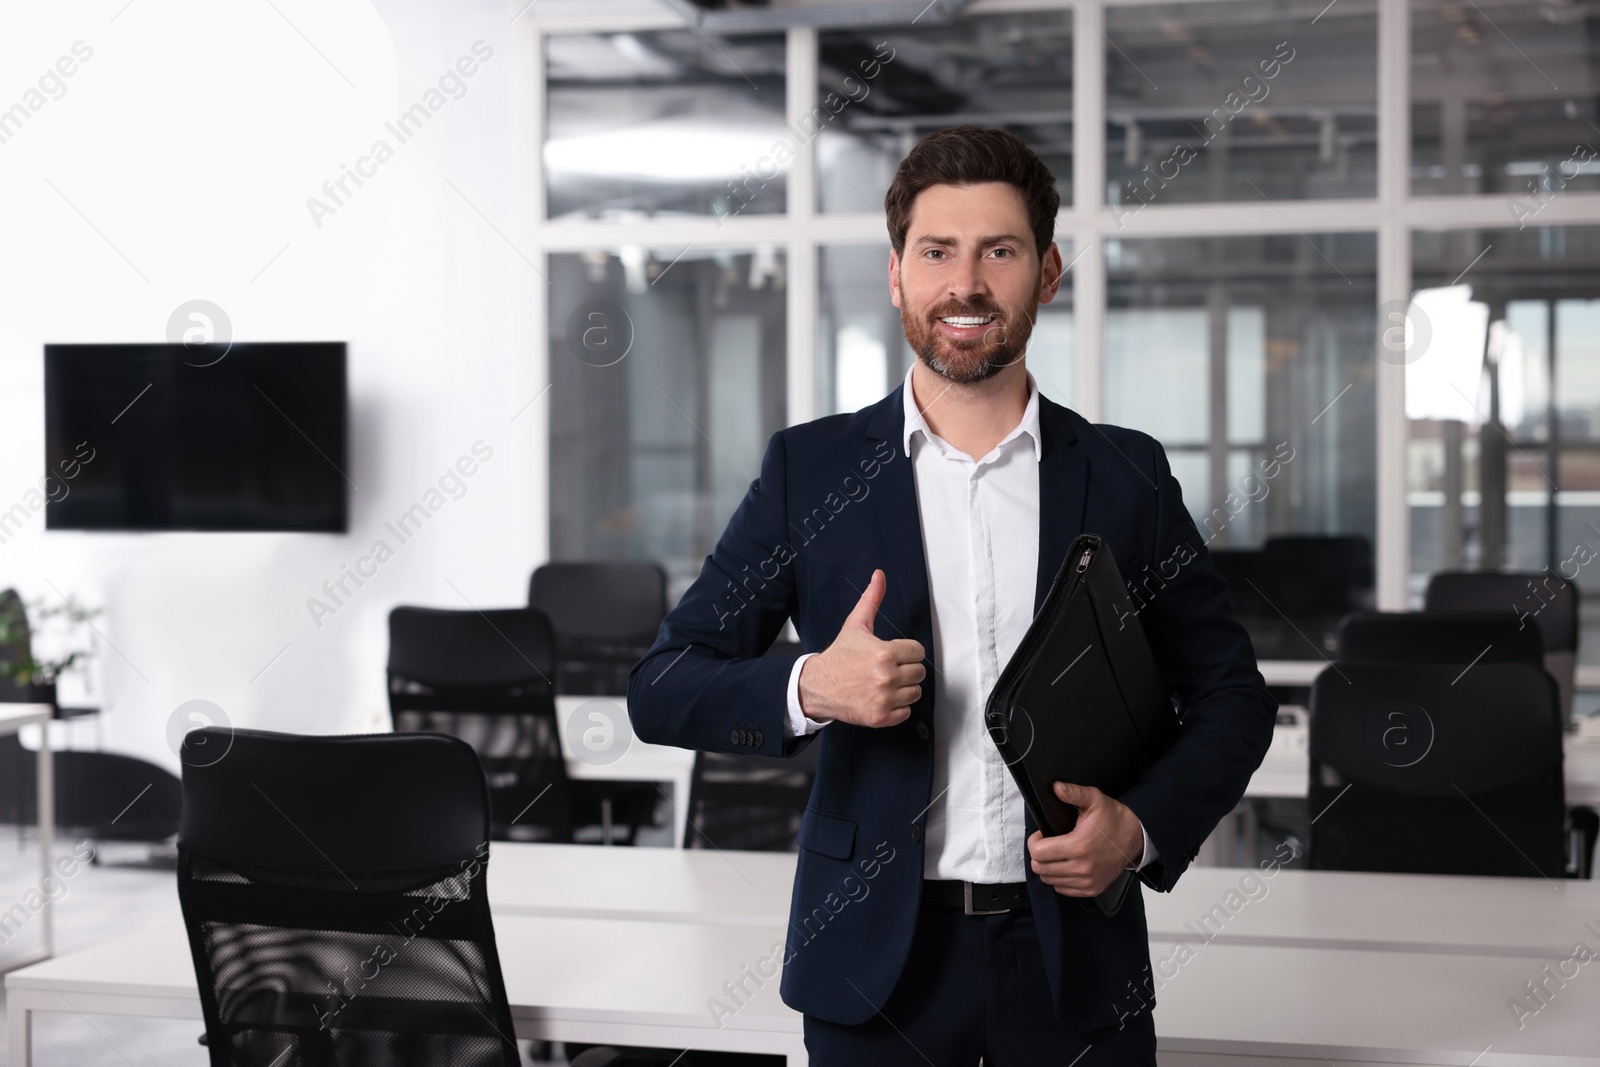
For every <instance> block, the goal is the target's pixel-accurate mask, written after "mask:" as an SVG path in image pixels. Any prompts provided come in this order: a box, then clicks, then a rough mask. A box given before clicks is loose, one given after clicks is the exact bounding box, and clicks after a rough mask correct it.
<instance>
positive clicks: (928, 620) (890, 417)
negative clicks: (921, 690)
mask: <svg viewBox="0 0 1600 1067" xmlns="http://www.w3.org/2000/svg"><path fill="white" fill-rule="evenodd" d="M904 391H905V383H904V382H901V383H900V385H899V386H898V387H897V388H896V389H895V390H894V392H892V393H890V394H889V395H888V396H886V397H884V398H883V399H882V400H880V401H879V402H878V403H877V404H876V405H875V406H874V409H873V412H872V416H871V418H870V420H869V421H868V423H867V436H868V437H869V438H874V439H877V440H881V441H887V442H889V444H890V445H892V446H893V447H894V459H892V460H890V461H889V462H888V463H886V464H884V466H883V471H882V474H881V476H880V477H879V479H878V483H877V486H876V488H875V490H874V491H873V493H872V495H871V496H869V497H868V498H867V502H868V503H869V505H870V506H871V507H872V511H873V513H874V514H875V515H876V516H877V519H878V529H879V531H880V532H881V533H882V534H883V540H884V543H885V545H886V547H887V551H886V552H885V554H884V556H883V558H882V560H881V562H875V563H874V564H873V565H874V566H877V567H882V568H883V572H884V574H885V575H886V576H887V577H888V579H889V588H888V595H889V596H890V597H894V598H897V599H898V600H899V602H900V607H901V611H900V618H902V619H904V620H906V630H905V632H904V633H898V632H895V627H894V625H893V624H892V623H889V631H890V632H888V633H883V632H879V633H878V636H879V637H881V638H884V639H886V640H888V639H893V638H897V637H910V638H912V639H914V640H916V641H919V642H921V643H922V647H923V649H924V650H925V651H926V652H927V655H928V661H929V662H930V663H932V662H933V613H932V611H931V609H930V607H929V596H928V558H927V554H926V553H925V552H923V550H922V517H921V515H920V514H919V513H918V511H917V483H916V479H915V477H914V476H913V474H912V469H911V458H910V457H909V456H907V455H906V454H905V445H904V440H903V439H904V435H905V421H906V420H905V407H904V403H905V402H904V401H903V400H902V399H901V397H902V395H903V393H904ZM871 576H872V574H871V571H868V572H867V573H866V574H863V575H862V576H861V580H862V581H863V582H864V581H865V580H866V579H867V578H870V577H871ZM863 588H864V587H863ZM881 617H882V613H880V618H881ZM885 622H888V620H887V619H885Z"/></svg>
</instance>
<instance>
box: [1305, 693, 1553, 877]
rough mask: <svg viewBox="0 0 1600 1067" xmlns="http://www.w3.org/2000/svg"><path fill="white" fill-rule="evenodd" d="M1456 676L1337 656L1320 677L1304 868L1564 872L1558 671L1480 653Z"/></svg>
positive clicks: (1314, 716)
mask: <svg viewBox="0 0 1600 1067" xmlns="http://www.w3.org/2000/svg"><path fill="white" fill-rule="evenodd" d="M1459 678H1461V668H1460V667H1457V666H1454V665H1450V666H1445V665H1438V664H1433V665H1399V664H1382V663H1348V662H1342V661H1341V662H1339V663H1338V664H1336V665H1334V666H1333V667H1330V668H1328V669H1327V670H1324V671H1323V672H1322V673H1321V674H1319V675H1318V676H1317V679H1316V682H1315V683H1314V684H1313V686H1312V689H1311V737H1310V742H1311V746H1310V747H1311V753H1310V755H1311V781H1310V789H1309V792H1308V795H1307V804H1308V808H1309V810H1310V812H1311V813H1312V817H1313V818H1312V823H1311V833H1310V841H1309V847H1308V850H1307V853H1308V854H1307V861H1308V864H1309V866H1310V867H1312V868H1313V869H1317V870H1349V871H1391V872H1407V873H1421V874H1483V875H1519V876H1534V875H1543V876H1545V877H1550V878H1559V877H1562V874H1563V871H1564V868H1565V866H1566V860H1565V841H1564V834H1565V830H1564V824H1565V814H1566V804H1565V796H1564V786H1563V781H1562V751H1561V721H1560V717H1559V715H1558V713H1557V707H1556V688H1555V682H1554V680H1553V679H1551V677H1550V675H1549V674H1548V673H1546V672H1545V670H1544V669H1543V668H1542V667H1539V666H1537V665H1533V664H1525V663H1484V662H1481V661H1480V662H1479V663H1477V664H1475V665H1473V666H1472V668H1471V671H1470V673H1469V674H1468V675H1467V676H1466V679H1467V680H1466V681H1463V682H1462V683H1461V684H1455V682H1456V680H1457V679H1459ZM1468 682H1470V684H1468Z"/></svg>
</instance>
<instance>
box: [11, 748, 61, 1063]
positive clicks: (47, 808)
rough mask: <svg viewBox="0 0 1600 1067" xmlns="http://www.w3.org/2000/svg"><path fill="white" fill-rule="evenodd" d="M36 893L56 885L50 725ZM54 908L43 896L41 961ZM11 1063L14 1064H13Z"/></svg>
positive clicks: (49, 943)
mask: <svg viewBox="0 0 1600 1067" xmlns="http://www.w3.org/2000/svg"><path fill="white" fill-rule="evenodd" d="M38 777H39V889H40V890H41V891H46V890H48V889H49V887H50V886H52V885H54V884H55V881H56V879H55V872H54V870H53V869H52V867H51V864H52V863H53V862H54V861H53V858H52V856H51V851H52V850H53V848H54V846H55V838H56V783H55V758H54V756H53V755H52V754H51V752H50V724H49V723H48V722H45V723H41V724H40V726H39V775H38ZM54 911H55V905H54V903H53V901H52V900H51V897H50V894H49V893H48V892H45V898H44V907H43V908H42V909H40V914H39V923H40V926H39V932H40V934H41V935H42V937H43V940H44V958H45V959H49V958H50V957H51V956H53V955H55V927H54V923H53V913H54ZM12 1062H13V1063H16V1062H17V1061H15V1060H13V1061H12Z"/></svg>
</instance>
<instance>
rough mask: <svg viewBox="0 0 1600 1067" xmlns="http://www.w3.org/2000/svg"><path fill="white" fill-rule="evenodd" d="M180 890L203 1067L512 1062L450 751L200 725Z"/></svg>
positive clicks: (477, 780) (463, 768)
mask: <svg viewBox="0 0 1600 1067" xmlns="http://www.w3.org/2000/svg"><path fill="white" fill-rule="evenodd" d="M182 756H183V761H184V768H183V816H182V820H181V824H180V828H179V833H178V898H179V901H180V902H181V904H182V907H183V916H184V924H185V926H186V927H187V928H188V932H189V945H190V949H191V952H192V954H193V957H194V965H195V973H196V976H197V978H198V980H199V986H200V1002H201V1008H202V1011H203V1014H204V1016H205V1022H206V1034H207V1041H208V1046H209V1049H210V1056H211V1064H212V1067H335V1065H345V1064H364V1065H372V1067H400V1065H421V1064H452V1065H457V1064H459V1065H472V1067H512V1065H514V1064H517V1063H518V1062H519V1061H518V1054H517V1048H516V1044H515V1041H514V1038H513V1030H512V1022H511V1012H510V1009H509V1007H508V1005H507V1001H506V991H505V985H504V981H503V979H502V977H501V972H500V959H499V956H498V954H497V952H496V949H495V940H494V925H493V922H492V920H491V918H490V914H489V901H488V896H487V895H486V892H485V883H486V881H487V867H488V829H489V802H488V796H487V794H486V792H485V788H484V780H483V772H482V770H481V769H480V767H479V765H478V761H477V759H476V757H475V756H474V754H473V751H472V749H471V748H470V747H469V746H468V745H466V744H465V743H464V742H462V741H459V740H457V739H454V738H450V737H444V736H440V735H438V734H409V735H395V734H378V735H372V736H343V737H295V736H291V735H288V734H276V733H266V732H261V731H247V730H238V731H230V730H228V729H225V728H219V727H207V728H205V729H203V730H196V731H193V732H191V733H190V734H189V735H188V736H187V737H186V738H185V739H184V744H183V749H182Z"/></svg>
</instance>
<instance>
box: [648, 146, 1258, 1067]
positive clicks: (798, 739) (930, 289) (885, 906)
mask: <svg viewBox="0 0 1600 1067" xmlns="http://www.w3.org/2000/svg"><path fill="white" fill-rule="evenodd" d="M1058 205H1059V198H1058V195H1057V193H1056V190H1055V182H1054V179H1053V177H1052V176H1051V174H1050V171H1049V170H1048V168H1046V167H1045V165H1044V164H1043V163H1042V162H1041V161H1040V160H1039V158H1038V157H1037V156H1036V155H1035V154H1034V153H1033V152H1032V151H1031V150H1030V149H1029V148H1028V147H1027V146H1026V145H1025V144H1024V143H1023V142H1022V141H1020V140H1019V139H1017V138H1016V137H1014V136H1012V135H1011V134H1008V133H1005V132H1003V131H1000V130H991V129H982V128H977V127H971V126H962V127H956V128H952V129H947V130H942V131H940V132H937V133H934V134H931V135H930V136H928V137H927V138H925V139H924V140H923V141H922V142H921V143H919V144H918V145H917V146H916V147H915V148H913V149H912V151H911V153H910V154H909V155H908V156H907V157H906V159H905V160H904V161H903V162H902V163H901V165H900V168H899V171H898V173H897V174H896V176H895V180H894V183H893V185H892V186H891V187H890V189H889V192H888V195H887V197H886V198H885V210H886V214H887V218H888V222H889V236H890V241H891V244H892V246H893V251H892V252H891V254H890V257H889V290H890V298H891V299H892V300H893V302H894V304H895V306H896V307H898V308H899V309H900V315H901V322H902V324H903V326H904V329H905V334H906V340H907V341H908V342H909V343H910V345H911V347H912V349H913V350H914V351H915V353H916V357H917V358H916V361H915V363H913V365H912V367H911V370H910V372H909V373H908V374H907V375H906V378H905V381H904V382H903V383H902V384H901V385H900V386H899V387H898V388H897V389H895V390H894V392H892V393H890V394H889V396H888V397H886V398H885V399H883V400H881V401H879V402H878V403H876V404H873V405H871V406H869V407H866V408H863V409H862V410H860V411H857V412H854V413H852V414H846V415H833V416H829V417H827V418H822V419H818V420H816V421H814V422H810V423H807V424H805V425H803V426H794V427H790V428H788V429H786V430H783V431H780V432H779V433H777V434H775V435H774V436H773V438H772V440H771V442H770V443H769V445H768V447H767V453H766V457H765V459H764V460H763V461H762V466H761V476H760V478H758V479H757V480H756V481H755V482H754V483H753V484H752V485H751V487H750V491H749V493H748V495H747V496H746V497H745V499H744V501H743V502H742V503H741V504H740V506H739V508H738V510H737V511H736V512H735V513H734V515H733V518H732V519H731V520H730V521H729V523H728V528H727V530H726V532H725V533H724V534H723V536H722V538H721V540H719V541H718V543H717V545H716V548H715V549H714V550H713V552H712V554H711V555H710V556H709V557H708V558H707V560H706V562H705V565H704V567H703V568H702V570H701V573H700V577H699V578H698V579H697V580H696V581H695V583H694V584H693V585H692V586H691V587H690V588H689V590H688V592H687V593H685V594H684V596H683V599H682V600H681V602H680V603H679V604H678V606H677V608H675V609H674V610H673V611H672V613H671V614H670V615H668V616H667V619H666V621H665V622H663V623H662V626H661V630H660V633H659V635H658V636H657V639H656V643H655V645H654V647H652V648H651V650H650V652H649V653H648V654H647V655H646V656H645V657H644V658H643V659H642V660H640V661H639V663H638V664H636V665H635V666H634V668H633V671H632V673H631V675H630V676H629V684H628V708H629V713H630V715H631V717H632V719H633V724H634V729H635V731H636V732H637V734H638V736H639V737H640V738H641V739H642V740H645V741H651V742H657V743H662V744H671V745H682V746H685V747H690V748H695V749H713V750H720V751H733V752H750V753H762V754H766V755H792V754H793V753H795V752H796V751H797V750H798V749H799V748H800V747H802V746H804V745H807V744H818V745H821V746H822V749H821V751H820V753H819V754H818V758H817V774H816V784H815V786H814V788H813V791H812V794H811V802H810V804H809V805H808V807H807V809H806V812H805V815H804V818H803V819H802V821H801V824H800V834H799V841H798V844H799V848H800V855H799V863H798V868H797V871H796V875H795V885H794V893H793V898H792V903H791V915H790V923H789V931H788V935H787V945H786V947H785V952H784V957H783V979H782V984H781V987H780V989H781V993H782V996H783V999H784V1001H785V1002H786V1003H788V1004H789V1005H790V1006H792V1007H794V1008H795V1009H797V1010H798V1011H800V1012H802V1013H804V1016H805V1039H806V1047H807V1049H808V1050H809V1051H810V1053H811V1056H812V1062H813V1063H815V1064H826V1065H833V1064H899V1063H904V1064H922V1063H925V1062H926V1063H930V1064H934V1065H936V1067H945V1065H946V1064H950V1065H957V1064H960V1065H975V1064H977V1063H978V1062H979V1058H980V1057H982V1059H983V1062H984V1063H986V1064H991V1065H995V1067H1009V1065H1012V1064H1030V1065H1031V1064H1047V1063H1048V1064H1061V1065H1063V1067H1065V1065H1068V1064H1074V1063H1078V1064H1081V1065H1083V1067H1097V1065H1099V1064H1153V1063H1154V1062H1155V1030H1154V1024H1153V1022H1152V1018H1151V1012H1150V1008H1151V1007H1153V1004H1154V997H1153V984H1152V982H1151V980H1150V957H1149V947H1148V944H1147V934H1146V928H1145V921H1144V907H1143V902H1142V898H1141V896H1140V893H1139V890H1138V887H1137V886H1135V887H1134V888H1133V890H1132V891H1131V892H1130V893H1129V896H1128V899H1127V902H1126V903H1125V904H1124V906H1123V908H1122V910H1121V911H1120V912H1119V913H1118V914H1117V915H1116V916H1115V917H1113V918H1107V917H1105V916H1103V915H1100V914H1098V913H1096V912H1091V911H1090V910H1087V909H1086V908H1085V907H1083V906H1082V904H1083V902H1082V900H1081V899H1079V898H1084V897H1088V896H1093V895H1095V894H1098V893H1099V892H1100V891H1101V890H1102V889H1104V888H1105V887H1106V886H1107V885H1109V884H1110V883H1111V881H1112V880H1113V879H1114V878H1115V877H1116V876H1117V875H1118V874H1119V873H1120V872H1121V871H1123V870H1124V869H1126V868H1129V867H1133V868H1136V869H1137V870H1138V871H1139V878H1140V880H1142V881H1143V883H1144V884H1145V885H1148V886H1150V887H1151V888H1153V889H1157V890H1170V889H1171V888H1172V886H1173V883H1174V882H1175V881H1176V880H1177V878H1178V875H1179V874H1180V873H1182V871H1183V870H1184V868H1185V867H1186V866H1187V865H1188V863H1189V861H1190V860H1192V859H1193V858H1194V856H1195V854H1196V851H1197V850H1198V848H1199V846H1200V843H1201V842H1202V841H1203V840H1204V839H1205V837H1206V835H1207V834H1208V833H1209V832H1210V831H1211V829H1212V828H1213V827H1214V826H1215V825H1216V824H1217V823H1218V822H1219V821H1220V820H1221V819H1222V817H1223V816H1224V815H1226V814H1227V813H1228V812H1229V811H1231V810H1232V809H1233V807H1234V805H1235V804H1236V803H1237V802H1238V800H1239V798H1240V796H1242V795H1243V793H1244V789H1245V786H1246V784H1247V783H1248V781H1249V778H1250V774H1251V772H1252V771H1254V770H1255V768H1256V767H1257V766H1258V765H1259V763H1260V761H1261V758H1262V756H1263V755H1264V754H1265V752H1266V750H1267V746H1268V744H1269V742H1270V740H1271V735H1272V727H1273V720H1274V715H1275V710H1276V709H1275V704H1274V702H1273V700H1272V698H1271V697H1270V696H1269V695H1268V694H1267V691H1266V688H1265V686H1264V684H1263V682H1262V679H1261V675H1260V673H1259V672H1258V671H1257V670H1256V664H1255V658H1254V655H1253V653H1252V651H1251V647H1250V642H1249V639H1248V637H1247V636H1246V634H1245V632H1244V630H1243V628H1242V627H1240V626H1239V624H1238V623H1237V622H1235V621H1234V619H1233V616H1232V614H1231V612H1230V609H1229V607H1228V599H1227V590H1226V586H1225V583H1224V582H1223V580H1222V578H1221V577H1219V576H1218V575H1217V574H1216V572H1215V571H1214V570H1212V568H1211V566H1210V562H1209V558H1208V556H1207V554H1206V551H1205V548H1204V544H1203V541H1202V539H1201V538H1200V536H1199V534H1198V532H1197V531H1196V530H1195V527H1194V523H1193V521H1192V520H1191V519H1190V517H1189V514H1188V512H1187V510H1186V509H1185V508H1184V505H1183V500H1182V496H1181V493H1180V491H1179V487H1178V483H1177V481H1176V480H1175V479H1174V478H1173V476H1172V472H1171V470H1170V469H1169V467H1168V464H1167V459H1166V456H1165V453H1164V452H1163V451H1162V448H1161V446H1160V445H1159V444H1157V443H1156V441H1155V440H1153V439H1152V438H1150V437H1149V436H1147V435H1145V434H1142V433H1138V432H1136V431H1133V430H1127V429H1122V428H1119V427H1113V426H1094V425H1091V424H1090V423H1088V422H1087V421H1086V420H1084V419H1083V418H1082V417H1081V416H1079V415H1078V414H1077V413H1075V412H1073V411H1071V410H1069V409H1067V408H1063V407H1061V406H1060V405H1057V404H1054V403H1052V402H1051V401H1049V400H1047V399H1045V398H1044V397H1043V396H1041V395H1040V394H1039V392H1038V389H1037V387H1036V384H1035V382H1034V379H1033V376H1032V375H1031V374H1029V373H1028V371H1027V370H1026V367H1025V363H1024V359H1025V355H1026V346H1027V341H1028V337H1029V334H1030V332H1031V330H1032V327H1033V321H1034V318H1035V314H1036V312H1037V309H1038V305H1039V304H1040V303H1041V302H1049V301H1050V300H1051V299H1053V298H1054V297H1055V294H1056V292H1057V290H1058V288H1059V286H1060V283H1061V275H1062V266H1061V255H1060V253H1059V251H1058V250H1057V249H1056V247H1055V245H1054V244H1053V243H1052V236H1053V233H1054V225H1055V215H1056V210H1057V207H1058ZM1084 531H1091V532H1095V533H1099V534H1101V535H1103V536H1104V537H1105V538H1106V539H1107V541H1108V543H1109V546H1110V547H1111V549H1112V551H1113V554H1114V557H1115V559H1116V561H1117V564H1118V567H1119V569H1120V570H1121V572H1122V575H1123V577H1124V579H1125V580H1127V581H1128V582H1129V583H1130V585H1132V586H1134V587H1135V592H1136V594H1137V595H1136V596H1135V597H1134V598H1133V603H1134V604H1137V605H1140V606H1139V608H1138V619H1139V622H1140V623H1141V625H1142V626H1143V628H1144V631H1145V633H1146V635H1147V636H1148V638H1149V640H1150V643H1151V647H1152V648H1153V650H1154V652H1155V655H1156V659H1157V662H1158V663H1159V665H1160V667H1161V672H1162V677H1163V679H1164V681H1165V684H1166V685H1167V687H1168V688H1169V689H1170V691H1171V692H1172V694H1173V695H1174V696H1175V697H1176V698H1177V701H1178V709H1179V711H1180V713H1181V714H1182V717H1183V725H1182V727H1181V730H1180V732H1179V737H1178V739H1177V741H1176V742H1175V743H1174V744H1173V746H1172V747H1171V748H1170V749H1169V750H1168V752H1167V753H1166V754H1165V756H1163V757H1162V758H1161V759H1160V760H1159V761H1157V762H1156V763H1155V764H1154V765H1153V766H1151V767H1150V768H1149V769H1148V770H1147V772H1146V773H1145V774H1144V775H1143V777H1142V778H1141V779H1140V780H1139V782H1138V783H1137V784H1136V785H1135V786H1134V787H1133V788H1131V789H1129V790H1127V791H1126V792H1124V793H1123V794H1121V795H1120V796H1117V797H1111V796H1107V795H1104V794H1102V793H1100V792H1099V791H1097V790H1095V789H1092V788H1088V787H1086V786H1084V785H1082V784H1078V783H1058V784H1057V786H1056V789H1057V793H1058V795H1059V796H1060V797H1061V798H1062V799H1063V800H1064V801H1066V802H1067V803H1070V804H1073V805H1075V806H1077V807H1078V809H1079V820H1078V823H1077V827H1076V829H1074V830H1073V831H1072V832H1071V833H1069V834H1065V835H1062V836H1060V837H1055V838H1049V839H1046V838H1044V837H1042V836H1041V835H1040V834H1039V833H1038V832H1037V830H1036V829H1035V827H1034V825H1033V823H1032V820H1031V818H1030V817H1029V816H1028V815H1027V813H1026V810H1025V808H1024V806H1023V804H1022V801H1021V798H1020V795H1019V793H1018V791H1017V788H1016V785H1015V783H1014V782H1013V780H1012V779H1011V777H1010V774H1009V772H1008V771H1007V769H1006V767H1005V766H1004V765H1003V761H1002V760H1001V758H1000V756H999V754H998V752H997V751H996V750H995V748H994V746H993V744H992V743H991V742H990V740H989V738H988V736H987V733H986V731H985V728H984V723H983V705H984V701H985V699H986V698H987V696H988V693H989V691H990V689H991V688H992V687H993V685H994V682H995V680H996V678H997V677H998V675H999V673H1000V670H1001V668H1002V667H1004V665H1005V663H1006V661H1007V659H1008V658H1009V657H1010V655H1011V653H1012V651H1013V650H1014V649H1015V648H1016V647H1017V645H1018V644H1019V642H1020V641H1021V638H1022V635H1023V633H1024V632H1025V631H1026V629H1027V626H1028V623H1029V622H1030V621H1031V619H1032V618H1033V615H1034V612H1035V611H1036V610H1037V608H1038V606H1039V604H1040V603H1042V601H1043V599H1044V596H1045V593H1046V592H1047V590H1048V588H1049V585H1050V580H1051V578H1052V577H1053V576H1054V575H1055V573H1056V570H1057V568H1058V567H1059V566H1060V564H1061V561H1062V559H1063V557H1064V556H1065V554H1066V552H1067V548H1068V546H1069V544H1070V543H1071V541H1072V539H1073V537H1074V536H1075V535H1077V534H1078V533H1080V532H1084ZM791 617H792V618H793V620H794V623H795V628H796V630H797V632H798V633H799V636H800V641H801V643H802V645H803V646H804V647H805V648H806V649H807V650H811V651H809V652H808V654H806V655H804V656H800V657H798V658H796V657H764V656H763V655H762V653H764V652H765V651H766V650H767V649H768V648H769V647H770V646H771V644H772V642H773V640H774V638H775V637H776V636H777V634H778V632H779V630H780V629H781V628H782V626H783V624H784V622H785V620H787V619H789V618H791ZM1063 684H1064V686H1065V687H1066V693H1067V696H1068V697H1069V698H1070V692H1071V687H1070V680H1068V681H1065V682H1064V683H1063ZM691 832H694V831H692V830H691ZM713 844H715V842H713Z"/></svg>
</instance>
